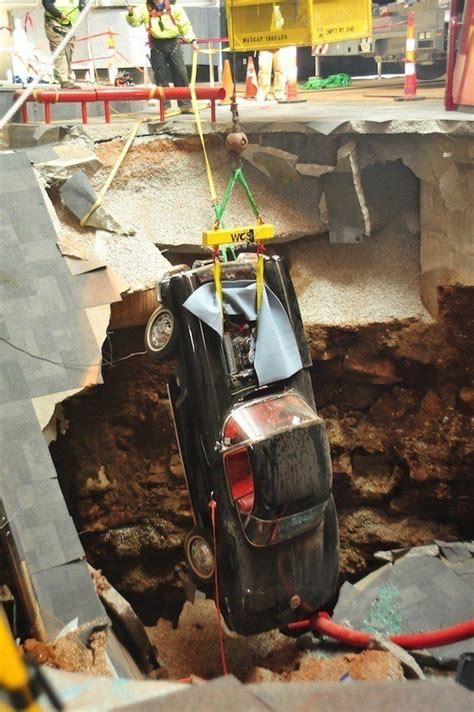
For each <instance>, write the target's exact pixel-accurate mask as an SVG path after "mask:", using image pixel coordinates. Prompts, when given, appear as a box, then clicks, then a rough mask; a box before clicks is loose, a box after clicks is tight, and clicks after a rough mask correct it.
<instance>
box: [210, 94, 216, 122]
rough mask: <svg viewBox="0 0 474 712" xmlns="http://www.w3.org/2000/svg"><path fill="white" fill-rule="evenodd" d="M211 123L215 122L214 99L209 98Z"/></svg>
mask: <svg viewBox="0 0 474 712" xmlns="http://www.w3.org/2000/svg"><path fill="white" fill-rule="evenodd" d="M211 123H213V124H215V123H216V100H215V99H211Z"/></svg>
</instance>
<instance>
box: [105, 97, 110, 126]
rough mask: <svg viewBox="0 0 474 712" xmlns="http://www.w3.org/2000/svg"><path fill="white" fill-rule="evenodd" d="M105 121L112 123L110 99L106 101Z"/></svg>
mask: <svg viewBox="0 0 474 712" xmlns="http://www.w3.org/2000/svg"><path fill="white" fill-rule="evenodd" d="M104 116H105V123H106V124H110V101H107V100H106V101H104Z"/></svg>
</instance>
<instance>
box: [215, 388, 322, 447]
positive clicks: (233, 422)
mask: <svg viewBox="0 0 474 712" xmlns="http://www.w3.org/2000/svg"><path fill="white" fill-rule="evenodd" d="M316 419H317V415H316V413H315V412H314V411H313V409H312V408H311V407H310V406H309V405H308V404H307V403H306V401H305V400H304V399H303V398H302V397H301V396H299V395H296V394H295V393H286V394H282V395H279V396H273V397H270V398H265V400H260V401H257V402H253V403H248V404H246V405H243V406H240V407H239V408H237V409H236V410H235V411H234V412H233V413H232V414H231V415H230V416H229V418H228V419H227V422H226V424H225V427H224V443H225V445H227V446H230V445H237V444H238V443H242V442H245V441H246V440H257V439H260V438H262V437H266V436H268V435H270V434H272V433H277V432H279V431H280V430H284V429H286V428H288V427H291V426H298V425H302V424H304V423H308V422H312V421H314V420H316Z"/></svg>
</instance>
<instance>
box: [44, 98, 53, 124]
mask: <svg viewBox="0 0 474 712" xmlns="http://www.w3.org/2000/svg"><path fill="white" fill-rule="evenodd" d="M44 123H45V124H50V123H51V102H49V101H45V102H44Z"/></svg>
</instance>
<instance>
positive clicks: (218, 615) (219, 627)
mask: <svg viewBox="0 0 474 712" xmlns="http://www.w3.org/2000/svg"><path fill="white" fill-rule="evenodd" d="M216 508H217V503H216V500H215V499H214V497H212V495H211V501H210V502H209V509H210V510H211V524H212V543H213V547H214V589H215V604H216V618H217V635H218V638H219V648H220V653H221V662H222V670H223V672H224V675H227V674H228V672H227V662H226V659H225V648H224V629H223V627H222V618H221V608H220V605H219V577H218V574H217V534H216Z"/></svg>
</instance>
